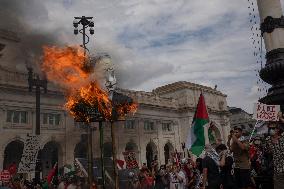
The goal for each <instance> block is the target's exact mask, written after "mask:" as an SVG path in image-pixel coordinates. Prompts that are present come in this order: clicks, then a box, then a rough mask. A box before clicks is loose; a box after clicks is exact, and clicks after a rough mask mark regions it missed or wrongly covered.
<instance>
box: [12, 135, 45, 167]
mask: <svg viewBox="0 0 284 189" xmlns="http://www.w3.org/2000/svg"><path fill="white" fill-rule="evenodd" d="M39 149H40V146H39V137H38V136H36V135H28V136H27V139H26V141H25V146H24V150H23V154H22V158H21V162H20V164H19V167H18V171H17V172H18V173H29V172H33V171H34V170H35V167H36V160H37V155H38V151H39Z"/></svg>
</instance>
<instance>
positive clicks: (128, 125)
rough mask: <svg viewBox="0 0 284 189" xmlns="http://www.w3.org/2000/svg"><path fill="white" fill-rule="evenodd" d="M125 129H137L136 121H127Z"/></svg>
mask: <svg viewBox="0 0 284 189" xmlns="http://www.w3.org/2000/svg"><path fill="white" fill-rule="evenodd" d="M124 128H125V129H135V121H134V120H126V121H125V124H124Z"/></svg>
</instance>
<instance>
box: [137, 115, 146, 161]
mask: <svg viewBox="0 0 284 189" xmlns="http://www.w3.org/2000/svg"><path fill="white" fill-rule="evenodd" d="M138 129H139V136H138V141H139V144H138V148H139V151H140V163H139V164H140V166H141V165H142V163H146V162H147V160H146V145H147V143H146V144H145V141H143V138H144V137H143V136H144V120H143V119H139V121H138Z"/></svg>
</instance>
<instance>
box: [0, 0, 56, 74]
mask: <svg viewBox="0 0 284 189" xmlns="http://www.w3.org/2000/svg"><path fill="white" fill-rule="evenodd" d="M47 21H48V11H47V9H46V7H45V6H44V4H43V3H42V1H38V0H1V3H0V30H6V31H11V32H14V33H16V35H17V36H19V38H20V43H19V44H18V45H17V46H18V48H20V51H17V52H16V51H15V53H14V54H12V55H13V56H17V57H20V58H17V61H14V62H13V61H12V62H7V63H6V64H8V66H10V67H11V64H14V66H15V67H16V68H17V67H19V68H21V69H23V68H24V67H25V66H32V67H34V69H35V71H36V72H39V70H40V69H39V65H38V63H40V57H41V55H42V46H43V45H58V44H59V43H60V41H59V40H58V39H57V37H56V35H55V33H52V32H51V31H46V30H44V29H42V28H40V27H37V25H39V23H40V24H42V23H44V22H47ZM7 48H9V44H8V45H7ZM19 52H20V53H21V55H18V54H17V55H16V53H19ZM4 55H5V54H4ZM9 56H11V54H10V55H9ZM21 59H22V60H21ZM23 59H24V60H23ZM9 60H12V58H11V59H9ZM19 60H21V61H20V62H19ZM1 64H2V63H1ZM19 64H20V65H19ZM23 64H27V65H23ZM23 71H24V70H23Z"/></svg>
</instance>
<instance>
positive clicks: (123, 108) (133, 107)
mask: <svg viewBox="0 0 284 189" xmlns="http://www.w3.org/2000/svg"><path fill="white" fill-rule="evenodd" d="M137 107H138V104H137V103H132V104H129V103H125V104H120V105H118V106H117V107H116V111H117V114H118V116H119V117H120V118H125V116H126V115H127V114H129V113H132V114H134V113H135V112H136V111H137Z"/></svg>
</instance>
